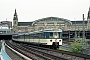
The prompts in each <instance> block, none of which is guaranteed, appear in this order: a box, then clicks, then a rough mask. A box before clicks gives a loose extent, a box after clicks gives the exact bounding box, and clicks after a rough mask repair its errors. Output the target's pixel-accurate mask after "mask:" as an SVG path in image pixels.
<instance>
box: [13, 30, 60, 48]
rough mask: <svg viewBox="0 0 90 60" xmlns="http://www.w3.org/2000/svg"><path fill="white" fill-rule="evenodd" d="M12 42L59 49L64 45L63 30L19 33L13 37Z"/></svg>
mask: <svg viewBox="0 0 90 60" xmlns="http://www.w3.org/2000/svg"><path fill="white" fill-rule="evenodd" d="M12 40H13V41H16V42H23V43H29V44H34V45H39V46H46V47H50V48H59V46H60V45H62V30H61V29H59V30H52V29H46V30H44V31H34V32H28V33H18V34H14V35H13V36H12Z"/></svg>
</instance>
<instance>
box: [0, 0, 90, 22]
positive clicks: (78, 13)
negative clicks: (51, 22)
mask: <svg viewBox="0 0 90 60" xmlns="http://www.w3.org/2000/svg"><path fill="white" fill-rule="evenodd" d="M89 6H90V0H0V21H4V20H6V18H7V20H8V21H13V15H14V12H15V8H16V11H17V14H18V21H19V22H22V21H23V22H28V21H29V22H30V21H35V20H38V19H41V18H45V17H51V16H52V17H59V18H64V19H69V20H71V21H72V20H82V14H85V18H86V19H87V13H88V10H89ZM74 18H75V19H74Z"/></svg>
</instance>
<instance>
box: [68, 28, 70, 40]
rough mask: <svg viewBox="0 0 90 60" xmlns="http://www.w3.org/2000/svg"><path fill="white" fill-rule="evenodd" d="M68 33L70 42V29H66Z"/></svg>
mask: <svg viewBox="0 0 90 60" xmlns="http://www.w3.org/2000/svg"><path fill="white" fill-rule="evenodd" d="M68 32H69V41H70V29H68Z"/></svg>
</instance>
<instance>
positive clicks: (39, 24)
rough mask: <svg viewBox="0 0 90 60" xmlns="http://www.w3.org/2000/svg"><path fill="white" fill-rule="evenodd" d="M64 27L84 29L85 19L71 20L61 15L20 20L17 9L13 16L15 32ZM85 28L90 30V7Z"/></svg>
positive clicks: (64, 29) (66, 28)
mask: <svg viewBox="0 0 90 60" xmlns="http://www.w3.org/2000/svg"><path fill="white" fill-rule="evenodd" d="M48 28H49V29H62V30H63V31H69V30H70V31H75V30H80V31H82V30H83V20H78V21H70V20H68V19H64V18H59V17H46V18H41V19H38V20H35V21H33V22H18V15H17V12H16V9H15V13H14V17H13V32H30V31H37V30H44V29H48ZM84 29H85V30H86V31H87V30H90V8H89V11H88V17H87V21H86V20H85V21H84Z"/></svg>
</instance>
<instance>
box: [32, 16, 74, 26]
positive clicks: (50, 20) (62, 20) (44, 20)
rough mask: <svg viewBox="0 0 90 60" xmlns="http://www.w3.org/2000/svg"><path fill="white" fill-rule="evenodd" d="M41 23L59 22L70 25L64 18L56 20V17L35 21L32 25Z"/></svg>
mask: <svg viewBox="0 0 90 60" xmlns="http://www.w3.org/2000/svg"><path fill="white" fill-rule="evenodd" d="M41 22H60V23H69V24H72V23H71V21H70V20H67V19H64V18H58V17H46V18H42V19H38V20H35V21H34V22H33V23H32V25H34V24H36V23H41Z"/></svg>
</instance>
